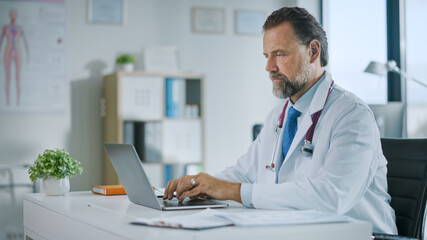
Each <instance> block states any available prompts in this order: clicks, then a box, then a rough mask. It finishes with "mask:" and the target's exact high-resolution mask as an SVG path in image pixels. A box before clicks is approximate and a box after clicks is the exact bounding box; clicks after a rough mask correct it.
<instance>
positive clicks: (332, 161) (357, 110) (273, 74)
mask: <svg viewBox="0 0 427 240" xmlns="http://www.w3.org/2000/svg"><path fill="white" fill-rule="evenodd" d="M264 31H265V33H264V45H263V48H264V55H265V57H266V58H267V66H266V70H267V71H268V72H269V73H270V78H271V80H272V81H273V93H274V94H275V95H276V96H277V97H280V98H283V99H284V102H283V104H281V105H280V106H277V107H276V108H274V109H273V110H272V111H271V112H270V114H269V115H268V116H267V118H266V120H265V122H264V127H263V129H262V131H261V133H260V135H259V136H258V138H257V139H256V140H255V141H254V142H253V143H252V144H251V146H250V147H249V149H248V151H247V152H246V153H245V154H244V155H243V156H242V157H241V158H240V159H238V161H237V163H236V165H234V166H231V167H229V168H227V169H225V170H224V171H222V172H221V173H219V174H218V175H216V176H215V177H212V176H210V175H208V174H205V173H201V174H198V175H196V176H185V177H183V178H180V179H175V180H173V181H170V182H169V183H168V186H167V187H166V191H165V197H164V198H165V199H166V198H168V199H171V198H172V195H173V194H172V193H173V192H174V191H176V192H177V197H178V198H179V199H180V200H183V199H184V198H186V197H191V198H194V197H198V196H209V197H213V198H216V199H220V200H225V199H231V200H235V201H238V202H242V203H243V205H245V206H246V207H254V208H261V209H300V210H304V209H315V210H319V211H323V212H334V213H339V214H343V215H347V216H350V217H353V218H356V219H361V220H366V221H370V222H372V224H373V231H374V232H383V233H390V234H396V233H397V229H396V224H395V215H394V210H393V209H392V208H391V206H390V204H389V203H390V196H389V195H388V193H387V181H386V174H387V160H386V159H385V157H384V155H383V153H382V150H381V143H380V134H379V131H378V128H377V126H376V123H375V119H374V116H373V114H372V112H371V110H370V109H369V108H368V106H367V105H366V104H365V103H364V102H362V101H361V100H360V99H359V98H357V97H356V96H355V95H353V94H351V93H349V92H347V91H345V90H344V89H342V88H341V87H339V86H338V85H337V84H335V83H333V80H332V78H331V75H330V74H329V73H328V72H326V71H325V70H324V69H323V67H324V66H326V64H327V62H328V54H327V41H326V35H325V32H324V31H323V29H322V28H321V26H320V24H319V23H318V22H317V21H316V20H315V19H314V17H312V16H311V15H310V14H309V13H308V12H307V11H306V10H304V9H300V8H286V7H285V8H282V9H279V10H277V11H275V12H273V13H272V14H271V15H270V16H269V17H268V19H267V20H266V23H265V24H264ZM330 89H331V90H330ZM286 103H287V104H286ZM285 105H286V108H285V109H284V106H285ZM291 107H293V108H295V109H296V110H298V111H299V112H300V113H301V114H300V116H299V117H298V118H297V131H296V133H295V136H294V138H293V140H292V142H291V144H290V147H289V150H288V151H287V153H286V156H284V154H283V151H282V143H283V134H284V130H285V127H284V126H285V124H286V119H287V115H288V111H289V109H290V108H291ZM320 110H322V112H321V115H320V118H319V119H318V122H317V124H316V125H315V128H314V134H313V137H312V141H311V142H312V145H313V147H314V150H313V152H312V154H304V153H303V152H302V151H301V150H300V147H301V146H303V145H304V141H305V140H306V136H307V132H308V130H309V128H310V127H311V126H312V125H313V119H312V117H313V114H314V113H316V112H318V111H320ZM282 111H284V118H283V119H284V122H283V127H281V128H278V125H279V123H278V122H279V119H280V117H281V114H282ZM275 148H276V150H275ZM273 165H274V168H268V166H269V167H272V166H273Z"/></svg>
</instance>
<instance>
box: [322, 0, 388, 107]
mask: <svg viewBox="0 0 427 240" xmlns="http://www.w3.org/2000/svg"><path fill="white" fill-rule="evenodd" d="M325 4H326V7H327V13H326V14H325V15H324V17H325V18H326V19H325V20H326V23H327V26H326V30H327V36H328V42H329V71H330V72H331V73H332V78H333V79H334V80H335V82H336V83H337V84H338V85H340V86H342V87H343V88H345V89H346V90H348V91H350V92H353V93H355V94H356V95H357V96H359V97H360V98H362V99H363V100H364V101H365V102H367V103H368V104H383V103H386V102H387V80H386V77H379V76H375V75H372V74H369V73H364V72H363V71H364V70H365V68H366V66H367V65H368V64H369V62H370V61H378V62H384V63H385V62H386V60H387V35H386V30H387V29H386V2H385V1H371V0H360V1H342V0H327V1H325ZM367 6H369V7H367Z"/></svg>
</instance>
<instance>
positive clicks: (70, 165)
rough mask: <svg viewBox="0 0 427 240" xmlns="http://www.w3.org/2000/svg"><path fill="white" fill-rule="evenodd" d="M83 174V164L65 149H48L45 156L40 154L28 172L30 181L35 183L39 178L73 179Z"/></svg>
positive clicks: (44, 153)
mask: <svg viewBox="0 0 427 240" xmlns="http://www.w3.org/2000/svg"><path fill="white" fill-rule="evenodd" d="M82 172H83V167H82V164H81V163H80V162H79V161H77V160H75V159H74V158H73V157H71V156H70V155H69V154H68V153H67V152H66V151H65V150H64V149H53V150H52V149H46V150H45V151H44V152H43V154H39V156H38V157H37V159H36V160H35V161H34V164H33V166H31V167H30V169H29V170H28V173H29V174H30V179H31V181H33V182H34V181H36V180H37V178H43V179H44V178H47V177H54V178H56V179H61V178H65V177H69V178H71V177H74V176H76V175H77V174H82Z"/></svg>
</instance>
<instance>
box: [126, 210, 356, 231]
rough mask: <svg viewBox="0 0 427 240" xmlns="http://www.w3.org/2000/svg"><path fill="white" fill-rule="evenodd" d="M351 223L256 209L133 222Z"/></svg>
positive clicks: (204, 225)
mask: <svg viewBox="0 0 427 240" xmlns="http://www.w3.org/2000/svg"><path fill="white" fill-rule="evenodd" d="M348 221H351V218H349V217H347V216H342V215H338V214H332V213H322V212H318V211H314V210H307V211H272V210H254V211H250V212H224V211H219V210H213V209H206V210H203V211H200V212H197V213H195V214H189V215H183V216H174V217H169V218H166V217H160V218H153V219H146V218H138V219H136V221H134V222H132V224H141V225H148V226H156V227H171V228H185V229H194V230H201V229H209V228H216V227H224V226H231V225H236V226H241V227H253V226H277V225H294V224H315V223H330V222H348Z"/></svg>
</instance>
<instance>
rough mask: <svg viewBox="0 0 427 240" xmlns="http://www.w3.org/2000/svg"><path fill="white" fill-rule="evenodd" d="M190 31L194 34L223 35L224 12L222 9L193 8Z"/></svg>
mask: <svg viewBox="0 0 427 240" xmlns="http://www.w3.org/2000/svg"><path fill="white" fill-rule="evenodd" d="M192 29H193V32H196V33H219V34H220V33H224V32H225V12H224V9H222V8H208V7H193V8H192Z"/></svg>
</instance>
